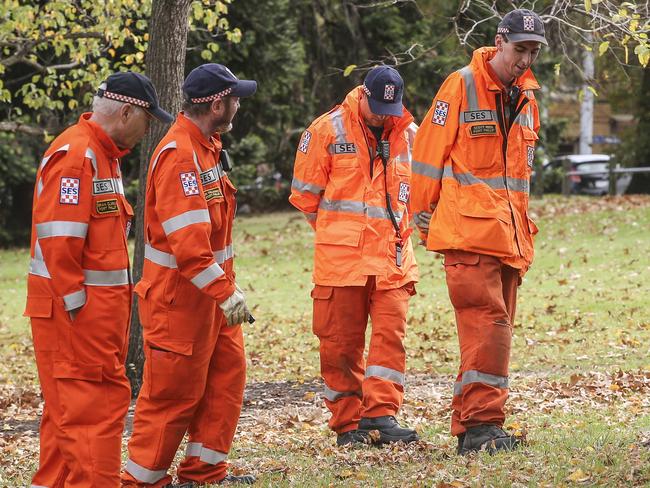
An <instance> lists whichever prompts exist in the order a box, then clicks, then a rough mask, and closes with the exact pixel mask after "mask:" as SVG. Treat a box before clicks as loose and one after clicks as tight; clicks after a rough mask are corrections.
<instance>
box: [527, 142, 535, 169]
mask: <svg viewBox="0 0 650 488" xmlns="http://www.w3.org/2000/svg"><path fill="white" fill-rule="evenodd" d="M526 149H527V150H528V155H527V156H528V166H530V167H531V168H532V167H533V163H534V162H535V146H526Z"/></svg>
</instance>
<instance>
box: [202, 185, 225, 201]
mask: <svg viewBox="0 0 650 488" xmlns="http://www.w3.org/2000/svg"><path fill="white" fill-rule="evenodd" d="M203 193H204V194H205V201H206V202H209V201H210V200H214V199H215V198H216V199H218V200H223V193H222V192H221V188H219V187H217V188H210V189H209V190H203Z"/></svg>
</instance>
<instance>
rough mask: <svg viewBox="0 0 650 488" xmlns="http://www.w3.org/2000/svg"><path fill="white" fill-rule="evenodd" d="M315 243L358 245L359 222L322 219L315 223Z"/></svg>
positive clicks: (359, 234) (359, 236) (359, 238)
mask: <svg viewBox="0 0 650 488" xmlns="http://www.w3.org/2000/svg"><path fill="white" fill-rule="evenodd" d="M316 225H317V227H316V237H315V239H314V241H315V242H316V244H331V245H337V246H350V247H358V246H359V242H360V241H361V232H362V231H361V224H360V223H359V222H350V221H322V222H320V223H317V224H316Z"/></svg>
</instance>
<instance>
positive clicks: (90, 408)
mask: <svg viewBox="0 0 650 488" xmlns="http://www.w3.org/2000/svg"><path fill="white" fill-rule="evenodd" d="M52 376H53V377H54V378H55V381H56V392H57V395H58V400H59V405H60V408H61V423H62V424H63V425H94V424H99V423H100V422H103V421H105V415H106V410H105V408H106V405H107V404H108V400H109V399H108V398H107V397H106V396H105V391H104V390H105V385H103V384H102V379H103V378H102V365H101V364H86V363H82V362H79V361H54V363H53V371H52ZM46 401H48V399H46ZM126 406H128V399H127V401H126ZM125 413H126V412H125Z"/></svg>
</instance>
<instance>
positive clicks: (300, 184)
mask: <svg viewBox="0 0 650 488" xmlns="http://www.w3.org/2000/svg"><path fill="white" fill-rule="evenodd" d="M291 188H295V189H296V190H298V191H299V192H302V193H304V192H306V191H307V192H309V193H313V194H315V195H319V194H320V192H322V191H323V190H324V189H325V188H323V187H322V186H318V185H315V184H313V183H305V182H304V181H300V180H299V179H297V178H294V179H293V181H292V182H291Z"/></svg>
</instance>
